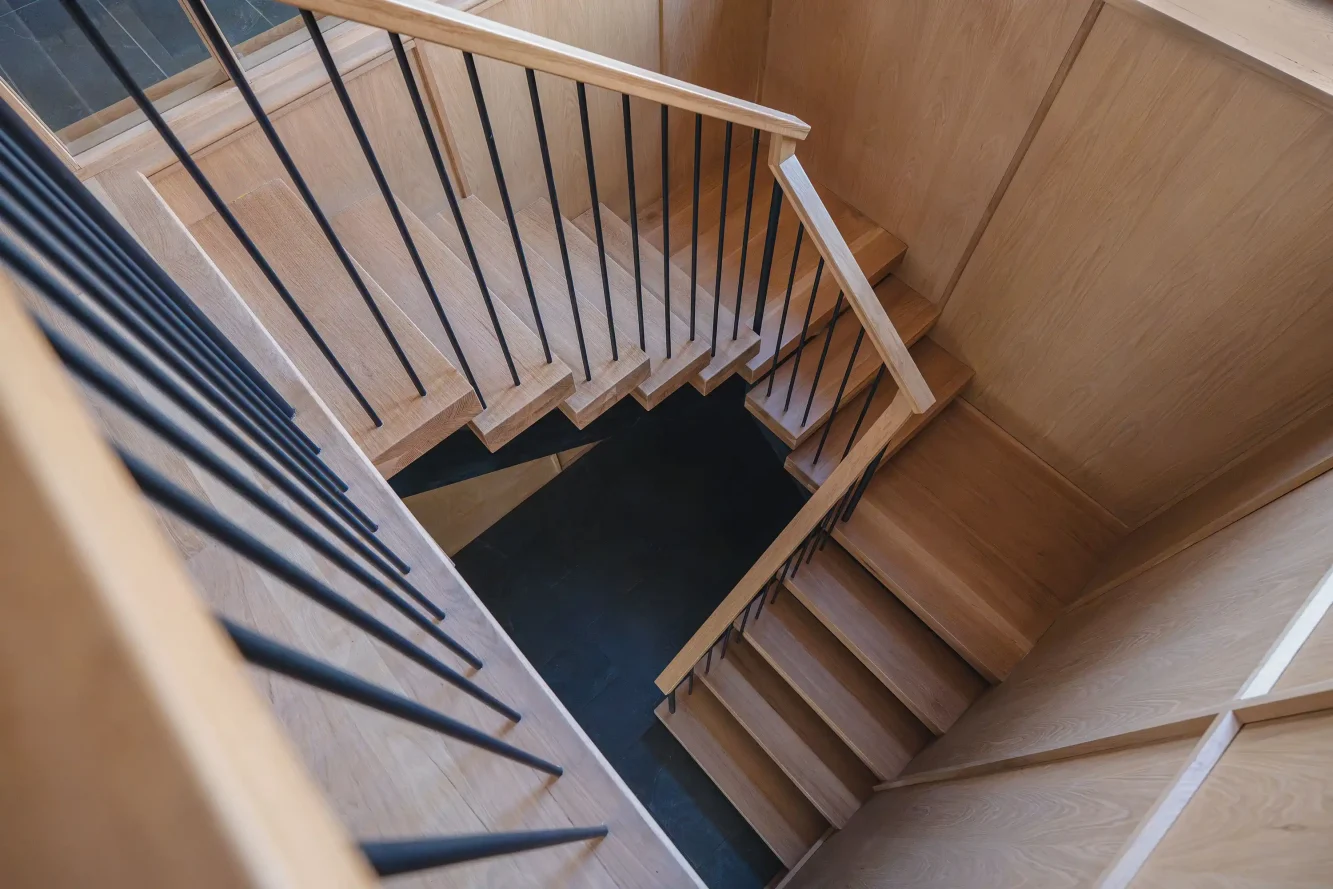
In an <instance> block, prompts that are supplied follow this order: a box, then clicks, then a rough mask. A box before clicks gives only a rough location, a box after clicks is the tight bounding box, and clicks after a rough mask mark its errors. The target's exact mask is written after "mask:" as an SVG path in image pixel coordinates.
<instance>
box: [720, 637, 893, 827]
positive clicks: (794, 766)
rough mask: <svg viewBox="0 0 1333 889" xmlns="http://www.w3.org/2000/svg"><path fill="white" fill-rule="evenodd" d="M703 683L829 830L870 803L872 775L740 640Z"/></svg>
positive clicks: (842, 825) (779, 677)
mask: <svg viewBox="0 0 1333 889" xmlns="http://www.w3.org/2000/svg"><path fill="white" fill-rule="evenodd" d="M730 648H731V650H730V651H729V653H728V655H727V657H726V658H725V659H723V658H715V659H714V661H713V665H712V668H711V669H710V670H709V671H707V672H706V673H705V674H704V675H703V677H702V679H703V683H704V684H705V685H707V686H708V688H709V690H710V691H712V692H713V694H714V695H715V696H716V697H717V699H718V700H719V701H721V702H722V705H723V706H724V707H726V708H727V710H728V711H730V713H731V715H732V716H734V717H736V721H737V722H739V723H740V724H741V725H742V726H744V728H745V729H746V731H748V732H749V733H750V734H751V736H753V737H754V739H755V741H757V742H758V743H759V746H760V747H763V748H764V750H765V751H767V753H768V755H769V756H770V757H772V758H773V761H774V762H776V763H777V764H778V767H779V768H781V769H782V771H783V772H784V773H785V774H786V775H787V777H788V778H790V779H791V781H792V783H793V784H795V785H796V786H797V787H798V788H800V790H801V792H802V793H804V794H805V795H806V797H807V798H808V799H809V800H810V802H811V803H813V804H814V807H815V808H816V809H818V810H819V812H820V814H822V815H823V816H824V817H825V818H827V819H828V821H829V823H830V824H832V825H833V826H834V827H839V828H841V827H845V826H846V825H847V819H849V818H851V817H852V815H854V814H855V813H856V810H857V809H859V808H861V804H862V803H864V802H865V801H866V800H867V799H869V798H870V793H871V788H872V787H873V786H874V783H875V781H874V776H873V775H872V774H871V772H870V770H869V769H867V768H866V767H865V765H864V764H863V763H862V762H861V761H860V760H859V759H857V758H856V755H855V754H853V753H852V751H851V750H849V749H847V745H845V744H844V743H843V742H842V741H841V740H840V739H839V738H838V736H837V735H835V734H834V733H833V731H832V730H831V729H830V728H829V727H828V726H827V725H825V724H824V722H823V720H821V719H820V718H819V716H818V715H817V714H816V713H815V712H814V711H813V710H811V709H810V707H809V705H807V704H806V703H805V702H804V701H802V700H801V699H800V697H799V696H798V695H797V694H796V692H795V691H794V690H793V689H792V688H791V686H789V685H787V683H786V682H784V681H783V679H782V677H781V676H779V675H778V674H777V673H775V672H774V671H773V668H772V667H770V666H769V665H768V663H767V662H766V661H765V660H764V659H763V658H762V657H761V656H760V655H759V653H758V652H756V651H754V650H753V649H752V648H750V647H749V646H747V645H746V644H745V643H744V641H743V640H742V641H738V642H737V644H735V645H733V646H731V647H730Z"/></svg>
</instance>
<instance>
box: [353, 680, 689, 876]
mask: <svg viewBox="0 0 1333 889" xmlns="http://www.w3.org/2000/svg"><path fill="white" fill-rule="evenodd" d="M674 701H675V699H674V698H672V702H673V703H672V711H671V712H673V713H674V712H675V705H674ZM608 833H610V831H609V830H608V829H607V827H606V826H605V825H601V826H598V827H568V828H563V829H561V830H531V831H522V832H517V833H482V834H476V835H473V836H460V837H436V838H434V839H419V840H397V841H391V842H390V841H383V840H380V841H376V842H373V843H362V844H361V853H362V854H363V855H365V856H366V859H367V860H368V861H369V862H370V866H371V867H372V868H373V869H374V871H375V873H376V874H378V875H379V876H381V877H391V876H394V875H395V874H409V873H415V872H417V871H422V870H428V869H430V868H434V867H444V866H445V865H449V864H461V863H462V862H465V861H476V860H477V859H480V858H494V857H495V856H497V855H513V854H514V853H516V852H527V851H528V850H530V849H544V848H546V847H547V846H559V845H563V844H565V843H577V842H581V841H583V840H595V839H600V838H601V837H604V836H606V835H607V834H608Z"/></svg>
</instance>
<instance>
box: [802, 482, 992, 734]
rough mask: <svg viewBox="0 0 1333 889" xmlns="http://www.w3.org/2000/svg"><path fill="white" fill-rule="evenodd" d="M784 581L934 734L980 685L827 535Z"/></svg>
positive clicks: (965, 705)
mask: <svg viewBox="0 0 1333 889" xmlns="http://www.w3.org/2000/svg"><path fill="white" fill-rule="evenodd" d="M858 512H859V508H858ZM853 520H855V516H853ZM785 584H786V586H787V588H788V589H789V590H791V592H793V593H794V594H795V595H796V598H798V599H799V600H800V601H801V604H802V605H804V606H805V607H806V608H807V609H809V611H810V613H811V614H813V615H814V616H815V617H817V618H819V620H820V621H821V622H822V623H823V624H824V626H826V627H828V629H829V630H830V631H831V632H832V633H833V635H835V636H837V637H838V639H839V640H841V641H842V643H843V644H844V645H846V646H847V648H848V649H849V650H850V651H851V652H852V653H853V654H854V655H856V657H857V658H858V659H859V660H860V661H861V663H863V664H865V666H866V668H867V669H869V670H870V672H871V673H873V674H874V675H875V676H876V677H877V678H878V679H879V681H880V682H882V683H884V685H885V687H887V688H888V689H889V690H890V691H891V692H893V693H894V695H895V696H896V697H897V698H898V700H900V701H902V702H903V704H904V705H906V707H907V708H908V709H909V710H911V711H912V713H913V714H914V715H915V716H916V717H917V718H918V719H920V720H921V722H922V723H924V724H925V726H926V727H927V728H928V729H930V730H931V731H932V732H934V733H935V734H943V733H944V732H945V731H947V730H948V728H949V726H951V725H953V724H954V722H955V721H956V720H957V719H958V717H959V716H961V715H962V713H963V711H964V710H966V709H967V708H968V707H969V706H970V705H971V704H972V702H973V701H974V700H976V698H977V696H979V695H980V694H981V693H982V692H983V691H985V689H986V683H985V681H984V680H983V679H982V678H981V677H980V676H979V675H977V673H976V672H975V671H974V670H972V668H971V667H969V666H968V665H967V664H966V663H965V662H964V661H963V660H962V658H960V657H959V656H958V655H957V654H955V653H954V652H953V650H952V649H950V648H949V646H948V645H946V644H945V643H944V641H943V640H941V639H940V638H939V637H938V636H936V635H935V634H934V633H932V632H931V630H930V628H929V627H927V626H926V625H925V624H923V623H922V622H921V621H920V620H918V619H917V618H916V617H915V616H914V615H913V614H912V612H911V611H909V610H908V609H907V608H906V607H905V606H904V605H903V603H901V602H899V601H898V600H897V599H896V598H895V597H894V595H893V593H891V592H889V591H888V590H886V589H885V588H884V586H883V585H882V584H880V583H879V582H878V581H877V580H876V579H875V578H874V577H872V576H871V575H870V573H869V572H868V571H866V569H865V568H863V567H862V566H861V565H860V564H858V563H857V561H856V559H854V558H852V557H851V556H850V555H849V554H848V553H847V552H846V551H845V550H843V549H842V547H840V546H838V545H837V544H836V543H834V542H833V541H830V542H829V544H828V545H827V546H826V547H825V548H824V549H823V550H821V551H819V552H817V553H816V555H815V557H814V558H813V559H812V560H811V561H810V562H809V563H808V564H802V565H801V566H800V568H799V569H798V570H797V571H796V572H795V574H794V576H792V575H789V576H788V577H787V579H786V581H785Z"/></svg>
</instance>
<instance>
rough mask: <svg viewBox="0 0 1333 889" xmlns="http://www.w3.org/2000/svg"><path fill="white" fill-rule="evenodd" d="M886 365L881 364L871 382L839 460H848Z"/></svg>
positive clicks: (882, 377)
mask: <svg viewBox="0 0 1333 889" xmlns="http://www.w3.org/2000/svg"><path fill="white" fill-rule="evenodd" d="M884 370H885V368H884V365H882V364H881V365H880V366H879V370H877V371H876V372H875V379H874V380H872V381H871V383H870V390H869V391H868V392H867V393H866V400H865V403H864V404H862V405H861V413H859V414H857V415H856V425H854V426H852V434H851V435H849V436H847V446H846V447H845V448H843V449H842V456H841V457H839V458H838V459H839V460H846V459H847V455H848V454H850V453H851V452H852V445H853V444H854V443H855V442H856V433H858V432H860V431H861V424H862V423H864V422H865V421H866V414H868V413H870V402H872V401H874V400H875V393H876V392H877V391H878V390H879V384H880V381H881V380H883V379H884Z"/></svg>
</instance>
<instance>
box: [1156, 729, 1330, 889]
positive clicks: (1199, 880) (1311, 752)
mask: <svg viewBox="0 0 1333 889" xmlns="http://www.w3.org/2000/svg"><path fill="white" fill-rule="evenodd" d="M1331 834H1333V713H1330V712H1328V711H1324V712H1322V713H1318V714H1312V715H1309V716H1298V717H1293V718H1290V719H1280V720H1274V721H1273V722H1265V723H1259V724H1255V725H1250V726H1247V727H1245V728H1244V729H1243V730H1242V731H1241V733H1240V734H1239V735H1238V736H1237V737H1236V740H1235V741H1233V742H1232V743H1231V746H1230V747H1229V748H1228V749H1227V752H1226V753H1225V754H1223V755H1222V759H1221V761H1220V762H1219V763H1218V764H1217V765H1216V766H1214V767H1213V770H1212V772H1211V773H1210V774H1209V775H1208V778H1207V779H1206V780H1205V781H1204V783H1203V786H1202V787H1201V788H1199V790H1198V791H1197V792H1196V793H1195V795H1194V798H1193V799H1192V800H1191V801H1190V804H1189V805H1188V806H1186V807H1185V810H1184V811H1183V812H1182V813H1181V814H1180V817H1179V819H1178V820H1177V821H1176V823H1175V825H1174V826H1173V827H1172V828H1171V830H1170V832H1169V833H1167V835H1166V836H1165V837H1164V838H1163V839H1162V842H1161V844H1160V845H1159V846H1158V847H1157V849H1156V850H1155V851H1154V852H1153V854H1152V855H1151V856H1150V857H1149V858H1148V861H1147V863H1146V864H1145V865H1144V868H1143V870H1141V871H1140V872H1139V875H1138V878H1137V879H1135V880H1134V882H1133V883H1132V884H1131V887H1132V889H1167V887H1170V889H1193V887H1205V886H1206V887H1208V889H1248V887H1256V886H1263V887H1266V889H1282V887H1286V889H1297V887H1301V889H1305V887H1314V886H1327V885H1328V883H1329V879H1330V875H1333V845H1330V844H1329V842H1328V838H1329V836H1330V835H1331Z"/></svg>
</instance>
